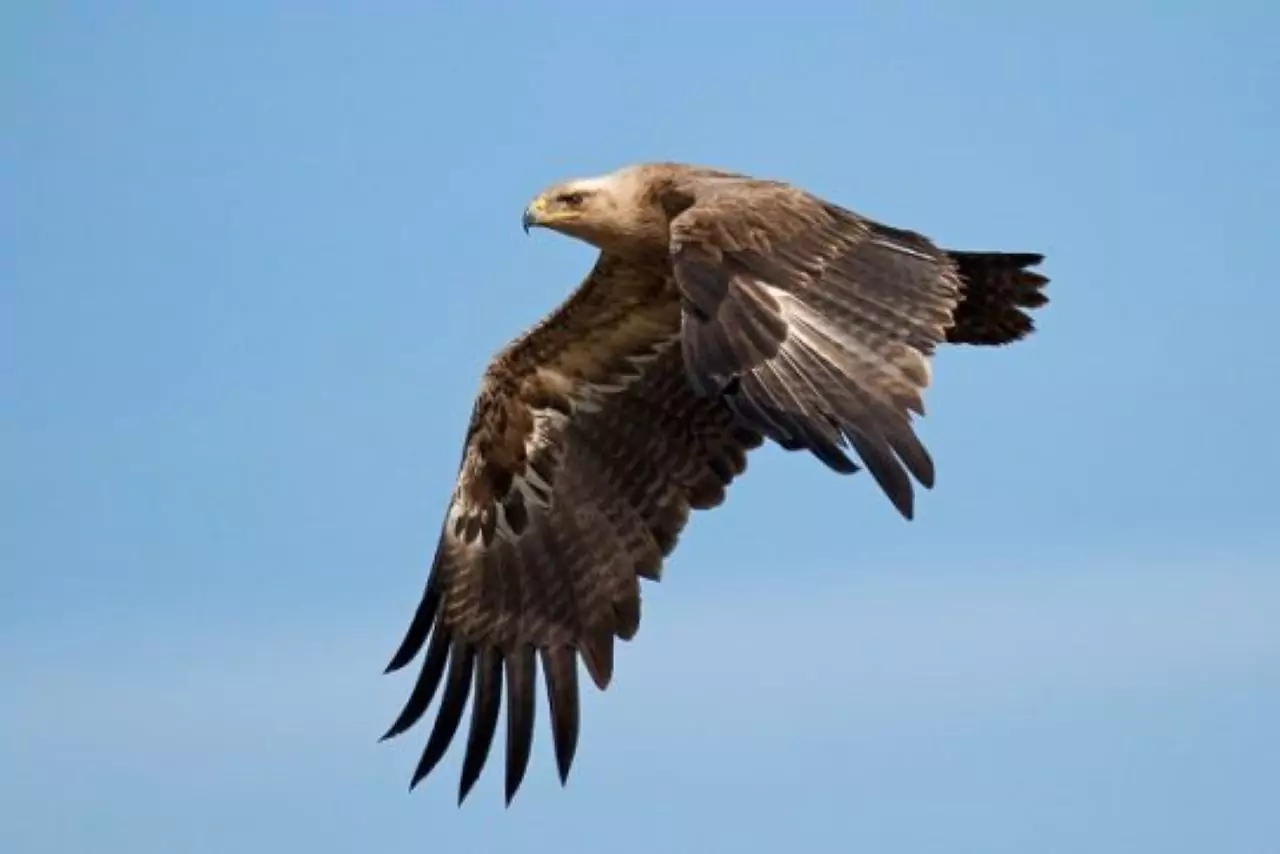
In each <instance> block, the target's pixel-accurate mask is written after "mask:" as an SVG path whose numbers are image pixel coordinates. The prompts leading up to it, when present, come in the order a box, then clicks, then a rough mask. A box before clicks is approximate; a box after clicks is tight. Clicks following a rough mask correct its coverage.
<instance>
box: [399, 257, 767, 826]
mask: <svg viewBox="0 0 1280 854" xmlns="http://www.w3.org/2000/svg"><path fill="white" fill-rule="evenodd" d="M610 263H611V262H608V261H607V260H603V261H602V262H601V264H600V265H599V266H598V267H597V270H596V274H595V275H594V276H593V277H591V278H589V279H588V281H587V282H586V283H585V284H584V286H583V288H582V289H580V291H579V292H578V293H577V294H575V296H574V297H573V298H571V299H570V300H569V302H568V303H566V305H565V306H564V307H562V308H561V309H560V310H559V312H557V314H556V315H553V317H552V318H551V319H550V320H549V321H548V322H545V323H544V324H543V325H542V326H540V327H539V328H538V329H536V330H535V331H534V332H532V333H531V334H530V335H529V336H526V337H525V338H523V339H521V340H520V341H518V342H516V343H515V344H514V345H513V346H512V347H511V348H509V349H508V350H507V351H505V352H504V353H503V354H502V355H500V356H499V357H498V358H497V359H495V361H494V362H493V363H492V364H491V366H490V369H489V371H488V372H487V373H486V377H485V380H484V382H483V383H482V391H481V394H480V395H479V397H478V400H477V405H476V409H475V412H474V413H473V417H472V421H471V425H470V427H469V430H468V437H467V441H466V448H465V451H464V455H463V462H462V465H461V467H460V470H459V475H458V483H457V486H456V489H455V494H454V499H453V502H452V503H451V505H450V513H449V520H447V521H446V524H445V525H444V526H443V530H442V532H441V537H440V542H439V545H438V547H437V552H436V557H435V561H434V563H433V566H432V570H431V573H430V578H429V581H428V584H427V588H426V590H425V591H424V594H423V598H422V601H421V603H420V605H419V608H418V611H417V613H416V614H415V615H414V619H413V622H412V623H411V625H410V626H409V629H408V631H407V632H406V634H405V638H404V640H403V642H402V643H401V646H400V649H399V650H398V651H397V653H396V655H395V656H394V657H393V659H392V662H391V665H390V667H389V669H391V670H394V669H399V668H401V667H404V666H405V665H407V664H408V663H409V662H410V661H411V660H412V659H413V658H414V657H415V656H416V655H417V654H418V653H419V652H421V651H422V650H423V649H424V648H425V650H426V652H425V655H424V656H423V662H422V665H421V670H420V672H419V676H418V680H417V682H416V684H415V685H414V688H413V690H412V691H411V693H410V695H409V698H408V700H407V702H406V704H405V706H404V709H403V710H402V712H401V714H400V716H399V718H398V719H397V720H396V721H395V723H394V724H393V725H392V727H391V728H390V729H389V730H388V732H387V734H386V736H384V738H389V737H392V736H395V735H398V734H400V733H402V732H404V731H405V730H407V729H409V728H410V727H412V726H413V725H414V724H415V723H417V722H418V721H419V720H420V719H421V718H422V716H423V714H424V713H425V711H426V710H427V708H428V707H429V706H430V704H431V702H432V700H433V699H435V697H436V696H437V695H439V696H440V698H441V699H440V705H439V709H438V711H437V713H436V719H435V723H434V725H433V728H432V730H431V732H430V734H429V736H428V738H427V743H426V747H425V749H424V751H423V754H422V758H421V761H420V762H419V765H418V768H417V770H416V771H415V773H414V776H413V784H414V785H416V784H417V783H418V782H419V781H420V780H421V779H423V778H424V777H425V776H427V775H428V774H429V773H431V771H432V770H434V768H435V767H436V765H437V763H438V762H439V761H440V759H441V758H442V757H443V755H444V753H445V750H446V749H447V748H448V746H449V745H450V744H451V743H452V741H453V740H454V739H455V738H456V736H457V734H458V731H459V730H460V728H461V722H462V717H463V713H464V707H465V705H466V703H467V701H468V699H470V702H471V720H470V724H469V726H468V731H467V732H468V734H467V740H466V748H465V752H464V755H463V764H462V774H461V778H460V780H459V788H458V798H459V802H461V801H462V800H463V799H465V798H466V797H467V795H468V794H469V792H470V791H471V789H472V787H473V786H474V785H475V783H476V781H477V779H478V778H479V776H480V774H481V770H482V769H483V767H484V765H485V763H486V761H487V758H488V756H489V753H490V747H491V744H492V741H493V739H494V737H495V735H496V730H497V719H498V715H499V708H500V706H501V705H502V704H503V702H504V700H505V703H506V709H507V717H506V720H507V726H506V736H505V738H506V777H505V784H504V785H505V793H506V798H507V800H508V802H509V801H510V800H511V798H512V797H514V795H515V794H516V792H517V790H518V789H519V788H520V785H521V783H522V781H523V779H524V776H525V772H526V770H527V767H528V762H529V756H530V749H531V744H532V740H533V735H534V718H535V714H536V706H537V703H536V700H535V694H536V690H537V687H536V686H537V682H538V681H539V680H537V679H536V677H535V673H536V671H537V670H538V669H540V670H541V671H542V677H543V678H542V680H541V681H542V682H543V689H544V690H545V691H546V695H547V705H546V708H547V711H548V713H549V723H550V729H551V735H552V744H553V747H554V752H555V756H556V763H557V770H558V772H559V776H560V779H561V781H562V782H563V781H565V780H566V779H567V777H568V775H569V771H570V768H571V766H572V764H573V759H574V755H575V752H576V749H577V743H578V737H579V723H580V722H579V715H580V707H579V685H578V671H577V667H578V659H579V658H581V659H582V661H583V666H584V668H585V670H586V671H587V674H588V676H589V677H590V679H591V680H592V682H593V684H595V685H596V686H597V687H598V688H600V689H604V688H605V687H607V686H608V684H609V682H610V680H611V678H612V674H613V657H614V643H615V640H616V639H622V640H626V639H629V638H631V637H633V636H634V635H635V633H636V630H637V628H638V626H639V620H640V583H639V579H640V578H642V577H643V578H651V579H657V578H658V577H659V576H660V574H661V568H662V563H663V559H664V558H665V556H666V555H668V554H669V553H670V552H671V550H672V549H673V548H674V547H675V543H676V540H677V539H678V537H679V535H680V532H681V530H682V529H683V527H684V525H685V523H686V520H687V518H688V515H689V512H690V511H691V510H693V509H702V508H709V507H714V506H716V505H717V504H719V503H720V502H721V501H722V500H723V498H724V495H725V488H726V487H727V486H728V484H729V483H730V482H731V481H732V480H733V479H734V478H735V477H736V476H737V475H739V474H740V473H741V472H742V471H743V470H744V467H745V465H746V453H747V451H749V450H750V449H751V448H754V447H756V446H758V445H759V444H760V443H761V441H762V437H761V436H760V435H759V434H758V433H756V432H755V431H752V430H750V429H747V428H744V427H742V426H740V425H738V424H737V423H736V421H735V419H734V416H733V414H732V412H731V411H730V410H729V408H728V407H727V406H725V404H724V403H723V402H721V401H719V400H717V399H714V398H703V397H700V396H698V395H697V394H696V393H695V392H694V391H693V389H692V388H691V387H690V386H689V385H688V383H687V381H686V379H685V372H684V368H683V364H682V354H681V351H680V348H679V347H678V346H676V336H677V335H678V332H679V306H678V303H677V301H676V297H675V295H674V291H670V289H669V288H668V293H667V296H666V298H665V302H664V300H663V299H661V298H659V295H657V294H655V293H654V292H653V291H652V290H651V288H652V287H654V286H655V283H654V282H653V281H651V279H652V277H650V276H638V275H635V276H628V275H627V274H626V273H625V272H621V271H618V268H616V267H611V266H610ZM662 279H663V277H662V276H660V275H659V276H658V277H657V280H656V284H657V285H661V284H662ZM604 287H607V288H608V289H609V290H608V292H607V293H606V292H604V291H602V290H601V289H602V288H604ZM628 287H630V288H631V291H630V292H629V291H628V290H627V289H628ZM629 293H630V295H628V294H629ZM627 356H639V357H641V359H642V360H644V359H647V360H648V361H647V362H642V363H641V364H640V365H636V364H633V363H628V362H627V361H626V359H625V358H624V357H627ZM540 369H541V370H542V373H539V371H540ZM548 370H550V371H554V372H555V374H556V375H557V376H562V377H569V378H571V379H572V383H571V384H565V383H562V382H558V381H557V380H556V378H555V376H550V375H548V374H547V373H546V372H547V371H548ZM592 389H596V390H597V391H595V392H594V393H592ZM584 400H585V401H586V405H585V406H584V405H583V402H584ZM535 433H536V434H537V438H536V439H533V440H532V441H530V440H531V437H534V436H535ZM534 478H536V479H537V480H538V481H539V482H540V483H541V484H543V486H541V487H534V486H531V485H530V484H531V481H532V480H533V479H534ZM538 489H545V493H546V495H545V498H546V499H547V501H546V502H545V503H544V502H542V501H540V500H538V496H536V495H532V493H533V492H536V491H537V490H538ZM521 496H524V499H523V503H520V502H519V501H517V499H518V498H519V497H521ZM512 506H517V507H520V508H521V509H520V515H518V516H516V517H513V516H512V515H511V514H510V513H509V512H507V510H506V509H504V508H510V507H512ZM442 686H443V687H442ZM504 688H505V691H504V690H503V689H504Z"/></svg>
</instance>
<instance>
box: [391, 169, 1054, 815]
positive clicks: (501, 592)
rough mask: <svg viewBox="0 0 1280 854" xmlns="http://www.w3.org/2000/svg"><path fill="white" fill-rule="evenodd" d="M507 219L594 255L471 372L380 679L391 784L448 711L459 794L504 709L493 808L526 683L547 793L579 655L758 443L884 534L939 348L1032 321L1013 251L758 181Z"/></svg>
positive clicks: (637, 195)
mask: <svg viewBox="0 0 1280 854" xmlns="http://www.w3.org/2000/svg"><path fill="white" fill-rule="evenodd" d="M524 224H525V227H526V229H527V228H528V227H530V226H542V227H548V228H552V229H555V230H557V231H560V232H562V233H565V234H568V235H570V236H573V237H576V238H578V239H581V240H584V241H587V242H588V243H590V244H592V245H594V246H596V247H598V248H599V249H600V250H601V253H600V256H599V258H598V259H597V261H596V264H595V267H594V268H593V269H592V270H591V272H590V273H589V274H588V276H587V277H586V279H585V281H583V282H582V284H581V285H580V286H579V288H578V289H577V290H576V291H575V292H574V293H573V294H572V295H571V296H570V297H569V298H568V300H566V301H565V302H564V303H563V304H562V305H561V306H560V307H559V308H557V309H556V310H555V311H554V312H552V313H551V314H550V315H549V316H548V317H547V318H545V319H544V320H543V321H542V322H540V323H539V324H537V325H536V326H535V327H534V328H533V329H531V330H530V331H529V332H527V333H526V334H524V335H523V336H521V337H520V338H518V339H516V340H515V341H513V342H512V343H511V344H510V345H508V346H507V347H506V348H504V349H503V350H502V351H501V352H500V353H499V354H498V355H497V356H495V357H494V359H493V360H492V362H491V363H490V364H489V367H488V369H487V370H486V371H485V374H484V377H483V379H482V381H481V385H480V391H479V394H478V396H477V399H476V403H475V407H474V409H473V411H472V414H471V421H470V424H469V426H468V429H467V435H466V440H465V442H464V450H463V456H462V462H461V465H460V466H459V472H458V476H457V481H456V484H455V487H454V492H453V497H452V500H451V502H450V504H449V508H448V511H447V513H446V519H445V523H444V526H443V529H442V531H441V533H440V540H439V544H438V546H437V551H436V556H435V560H434V562H433V565H432V567H431V571H430V575H429V578H428V580H427V585H426V590H425V591H424V594H423V597H422V601H421V603H420V604H419V606H418V610H417V613H416V614H415V615H414V617H413V621H412V623H411V624H410V626H409V629H408V632H407V634H406V635H405V638H404V640H403V642H402V643H401V646H400V648H399V650H398V651H397V652H396V654H395V656H394V658H393V659H392V661H391V663H390V665H389V666H388V668H387V670H388V672H390V671H393V670H398V669H399V668H402V667H404V666H405V665H406V664H408V663H409V662H410V661H411V660H413V659H414V658H415V657H416V656H417V655H418V653H419V652H420V651H422V650H423V648H424V647H425V649H426V652H425V655H424V657H423V663H422V668H421V671H420V673H419V676H418V679H417V682H416V684H415V685H414V687H413V690H412V692H411V694H410V696H409V699H408V702H407V703H406V705H405V707H404V709H403V711H402V713H401V714H400V717H399V718H398V719H397V720H396V722H395V723H394V724H393V725H392V727H391V729H390V730H388V732H387V734H386V736H384V738H389V737H391V736H394V735H397V734H399V733H401V732H403V731H405V730H406V729H408V728H409V727H411V726H412V725H413V724H415V723H416V722H417V721H418V720H419V719H420V718H421V717H422V716H423V714H424V713H425V711H426V709H427V707H428V706H429V705H430V703H431V701H432V699H433V698H434V697H435V696H436V694H437V693H439V692H440V689H441V686H443V693H441V695H440V696H441V699H440V705H439V708H438V710H437V713H436V717H435V722H434V724H433V728H432V730H431V733H430V735H429V736H428V738H427V744H426V747H425V749H424V751H423V754H422V758H421V761H420V762H419V765H418V768H417V770H416V771H415V773H414V776H413V784H414V785H416V784H417V783H418V782H419V781H420V780H421V779H422V778H423V777H425V776H426V775H427V774H428V773H430V772H431V770H432V769H433V768H434V767H435V765H436V763H437V762H438V761H439V760H440V759H441V757H442V756H443V755H444V752H445V750H446V748H447V747H448V746H449V744H450V743H451V742H452V740H453V739H454V737H455V735H456V734H457V730H458V727H459V725H460V723H461V721H462V716H463V712H464V709H465V707H466V705H467V702H468V700H469V699H470V701H471V717H470V724H469V728H468V735H467V740H466V747H465V753H464V755H463V765H462V775H461V780H460V783H459V789H458V800H459V803H461V801H462V800H463V799H464V798H465V797H466V796H467V793H468V792H469V791H470V789H471V787H472V785H474V783H475V781H476V779H477V778H478V776H479V774H480V771H481V769H482V767H483V766H484V764H485V762H486V759H487V757H488V754H489V750H490V746H491V744H492V742H493V739H494V737H495V734H496V730H497V722H498V714H499V709H500V706H501V705H502V700H503V695H504V693H505V695H506V706H507V715H506V723H507V726H506V736H505V741H506V787H505V788H506V798H507V801H508V802H510V800H511V798H512V797H513V796H514V795H515V793H516V791H517V789H518V788H519V787H520V784H521V781H522V780H523V778H524V774H525V769H526V766H527V763H528V760H529V754H530V748H531V744H532V738H533V729H534V717H535V707H536V705H537V703H536V698H535V694H536V693H537V679H536V672H535V671H536V670H538V669H539V667H540V669H541V671H542V681H543V685H544V690H545V691H546V693H547V698H548V708H549V711H550V723H551V732H552V742H553V745H554V749H555V755H556V761H557V765H558V769H559V774H560V779H561V781H562V782H564V781H565V780H566V779H567V777H568V774H569V769H570V766H571V764H572V762H573V757H574V752H575V750H576V747H577V740H578V725H579V713H578V697H579V695H578V670H577V665H578V659H579V658H581V660H582V663H583V666H584V669H585V670H586V672H587V675H588V676H589V678H590V679H591V680H592V682H594V683H595V685H596V686H597V687H598V688H600V689H602V690H603V689H604V688H605V687H606V686H607V685H608V684H609V680H610V678H611V676H612V673H613V648H614V641H615V639H622V640H629V639H630V638H632V637H633V636H634V635H635V633H636V631H637V629H638V627H639V622H640V581H639V580H640V579H641V578H647V579H652V580H657V579H658V578H659V576H660V575H661V572H662V567H663V562H664V559H665V558H666V557H667V556H668V555H669V554H671V552H672V550H673V549H674V548H675V545H676V541H677V540H678V538H679V536H680V533H681V531H682V530H683V528H684V526H685V524H686V522H687V521H688V518H689V513H690V511H691V510H700V509H708V508H711V507H715V506H717V505H718V504H720V503H721V502H722V501H723V500H724V497H725V492H726V489H727V488H728V487H729V485H730V484H731V483H732V482H733V481H734V479H735V478H737V477H738V476H739V475H741V474H742V473H743V471H744V469H745V467H746V459H747V454H748V452H750V451H751V450H752V449H754V448H756V447H758V446H759V445H761V444H762V442H763V441H764V439H766V438H768V439H772V440H773V441H774V442H776V443H777V444H779V445H781V446H782V447H784V448H787V449H791V450H808V451H810V452H811V453H813V454H814V455H815V456H816V457H817V458H818V459H820V460H822V461H823V462H824V463H825V464H826V465H827V466H829V467H830V468H832V469H833V470H835V471H837V472H841V473H846V474H847V473H852V472H855V471H857V469H858V468H859V466H858V464H856V463H855V462H854V461H853V460H852V459H850V457H849V455H848V454H847V451H848V450H852V451H854V452H855V453H856V455H857V456H858V458H859V459H860V461H861V463H862V465H865V466H866V468H867V469H868V470H869V472H870V473H871V475H872V477H873V478H874V479H875V480H876V482H877V483H878V484H879V485H880V487H881V488H882V489H883V490H884V491H885V493H886V494H887V495H888V497H889V499H890V500H891V501H892V502H893V504H894V505H895V506H896V507H897V508H898V510H899V511H900V512H901V513H902V514H903V515H904V516H905V517H907V518H911V516H912V514H913V502H914V492H913V486H912V482H911V478H912V477H914V478H915V480H916V481H918V482H919V483H921V484H922V485H923V486H925V487H931V486H932V485H933V480H934V465H933V461H932V460H931V458H930V456H929V453H928V451H927V450H926V449H925V448H924V446H923V445H922V444H921V443H920V441H919V440H918V439H917V438H916V435H915V433H914V431H913V429H912V426H911V413H912V412H915V413H919V414H923V412H924V403H923V393H924V390H925V388H926V387H927V386H928V384H929V379H930V370H929V357H930V356H931V355H932V353H933V351H934V348H935V347H936V346H937V345H938V344H939V343H941V342H943V341H947V342H950V343H969V344H982V345H998V344H1006V343H1009V342H1011V341H1014V340H1017V339H1019V338H1022V337H1024V336H1025V335H1027V334H1028V333H1030V332H1031V331H1032V329H1033V325H1032V321H1031V318H1030V317H1029V316H1028V315H1027V314H1026V312H1025V310H1028V309H1033V308H1036V307H1038V306H1040V305H1043V304H1044V303H1045V302H1046V298H1045V297H1044V294H1043V290H1042V289H1043V287H1044V285H1045V284H1046V282H1047V280H1046V279H1045V278H1044V277H1043V276H1041V275H1039V274H1038V273H1035V272H1032V271H1030V270H1028V269H1027V268H1028V267H1031V266H1034V265H1036V264H1038V263H1039V262H1040V261H1041V256H1040V255H1036V254H1007V253H997V252H976V253H975V252H957V251H950V250H944V249H939V248H937V247H936V246H935V245H934V244H933V243H932V242H930V241H929V240H928V239H927V238H925V237H923V236H921V235H919V234H916V233H914V232H910V231H903V230H900V229H895V228H890V227H888V226H885V225H882V224H879V223H876V222H874V221H872V220H870V219H867V218H865V217H862V216H859V215H858V214H855V213H853V212H851V211H849V210H846V209H844V208H841V207H839V206H837V205H834V204H832V203H830V202H827V201H825V200H823V199H820V198H818V197H816V196H813V195H811V194H809V193H807V192H805V191H803V190H800V189H797V188H795V187H792V186H789V185H787V184H783V183H780V182H774V181H764V180H757V179H752V178H749V177H746V176H743V175H737V174H733V173H728V172H723V171H719V170H713V169H704V168H699V167H692V166H683V165H679V164H646V165H641V166H633V167H628V168H626V169H622V170H619V171H618V172H615V173H612V174H610V175H606V176H603V177H600V178H592V179H584V180H578V181H570V182H566V183H563V184H560V185H557V186H556V187H553V188H551V189H549V190H547V191H546V192H545V193H543V194H541V195H539V196H538V198H537V199H535V200H534V202H533V203H532V204H531V205H530V206H529V208H528V209H527V210H526V213H525V220H524Z"/></svg>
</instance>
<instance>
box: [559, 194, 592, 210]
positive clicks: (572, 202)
mask: <svg viewBox="0 0 1280 854" xmlns="http://www.w3.org/2000/svg"><path fill="white" fill-rule="evenodd" d="M584 198H586V194H585V193H561V194H560V196H559V198H558V199H557V201H559V202H560V204H562V205H564V206H565V207H567V208H576V207H579V206H580V205H581V204H582V200H583V199H584Z"/></svg>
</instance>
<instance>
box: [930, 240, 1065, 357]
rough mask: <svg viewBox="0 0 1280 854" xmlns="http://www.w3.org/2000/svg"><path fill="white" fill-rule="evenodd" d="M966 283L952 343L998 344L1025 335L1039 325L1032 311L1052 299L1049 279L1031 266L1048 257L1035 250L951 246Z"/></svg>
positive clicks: (949, 337)
mask: <svg viewBox="0 0 1280 854" xmlns="http://www.w3.org/2000/svg"><path fill="white" fill-rule="evenodd" d="M947 254H948V255H949V256H950V257H951V260H953V261H954V262H955V264H956V268H957V269H958V270H959V272H960V278H961V280H963V282H964V297H963V299H961V301H960V304H959V305H958V306H957V307H956V312H955V324H954V325H953V326H952V327H951V328H950V329H949V330H947V341H949V342H950V343H952V344H979V345H987V346H992V345H997V344H1009V343H1012V342H1014V341H1017V340H1018V339H1019V338H1025V337H1026V336H1027V335H1029V334H1031V332H1032V331H1034V329H1035V321H1034V320H1032V318H1031V316H1030V314H1029V313H1028V312H1029V311H1030V310H1031V309H1035V308H1039V307H1040V306H1042V305H1044V304H1045V303H1047V302H1048V301H1049V298H1048V297H1047V296H1045V295H1044V286H1045V285H1047V284H1048V283H1049V279H1048V278H1047V277H1045V276H1042V275H1040V274H1039V273H1036V272H1034V271H1032V270H1028V269H1027V268H1028V267H1034V266H1036V265H1037V264H1039V263H1040V262H1041V261H1043V260H1044V256H1043V255H1038V254H1035V253H1031V252H958V251H955V250H947Z"/></svg>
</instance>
